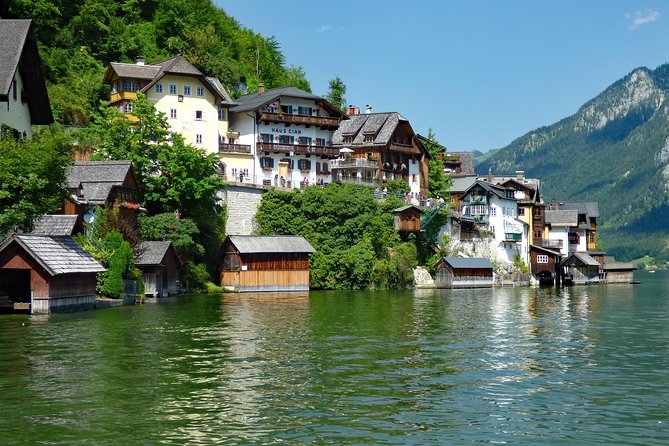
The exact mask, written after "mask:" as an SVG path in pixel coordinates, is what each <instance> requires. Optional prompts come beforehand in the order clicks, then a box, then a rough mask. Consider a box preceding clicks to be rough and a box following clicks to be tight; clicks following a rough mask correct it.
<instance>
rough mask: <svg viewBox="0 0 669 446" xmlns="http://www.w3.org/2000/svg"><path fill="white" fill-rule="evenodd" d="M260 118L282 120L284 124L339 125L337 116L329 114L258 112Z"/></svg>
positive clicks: (332, 126) (273, 120)
mask: <svg viewBox="0 0 669 446" xmlns="http://www.w3.org/2000/svg"><path fill="white" fill-rule="evenodd" d="M260 119H261V120H262V121H265V122H282V123H284V124H300V125H314V126H320V127H328V128H337V127H339V118H333V117H330V116H307V115H293V114H291V113H270V112H260Z"/></svg>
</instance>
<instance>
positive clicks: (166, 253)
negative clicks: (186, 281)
mask: <svg viewBox="0 0 669 446" xmlns="http://www.w3.org/2000/svg"><path fill="white" fill-rule="evenodd" d="M135 266H136V267H137V268H139V269H140V270H141V271H142V280H143V282H144V294H145V295H147V296H153V297H167V296H169V295H171V294H178V293H179V292H180V287H179V280H180V279H181V270H182V265H181V260H180V259H179V256H178V255H177V253H176V251H175V250H174V247H173V246H172V242H170V241H146V242H141V243H138V244H137V246H135Z"/></svg>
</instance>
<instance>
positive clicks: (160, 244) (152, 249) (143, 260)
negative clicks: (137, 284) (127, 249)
mask: <svg viewBox="0 0 669 446" xmlns="http://www.w3.org/2000/svg"><path fill="white" fill-rule="evenodd" d="M170 246H172V242H170V241H160V240H158V241H153V240H152V241H146V242H141V243H138V244H137V246H135V265H137V266H156V265H160V264H162V262H163V259H164V258H165V256H166V255H167V251H168V250H169V249H170Z"/></svg>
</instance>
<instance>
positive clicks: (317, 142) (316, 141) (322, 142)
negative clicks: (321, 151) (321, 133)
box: [314, 138, 325, 147]
mask: <svg viewBox="0 0 669 446" xmlns="http://www.w3.org/2000/svg"><path fill="white" fill-rule="evenodd" d="M314 145H315V146H320V147H323V146H324V145H325V138H314Z"/></svg>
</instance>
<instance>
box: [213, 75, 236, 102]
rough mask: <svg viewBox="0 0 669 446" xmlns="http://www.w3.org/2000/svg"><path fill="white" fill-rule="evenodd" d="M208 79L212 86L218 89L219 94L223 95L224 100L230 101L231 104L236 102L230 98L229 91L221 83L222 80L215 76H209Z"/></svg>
mask: <svg viewBox="0 0 669 446" xmlns="http://www.w3.org/2000/svg"><path fill="white" fill-rule="evenodd" d="M207 80H208V81H209V83H210V84H211V85H212V87H214V88H215V89H216V91H217V92H218V94H220V95H221V97H222V98H223V100H224V102H226V103H229V104H235V102H234V101H233V100H232V99H231V98H230V95H229V94H228V92H227V91H226V90H225V88H224V87H223V84H221V81H220V80H218V79H217V78H215V77H207Z"/></svg>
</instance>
